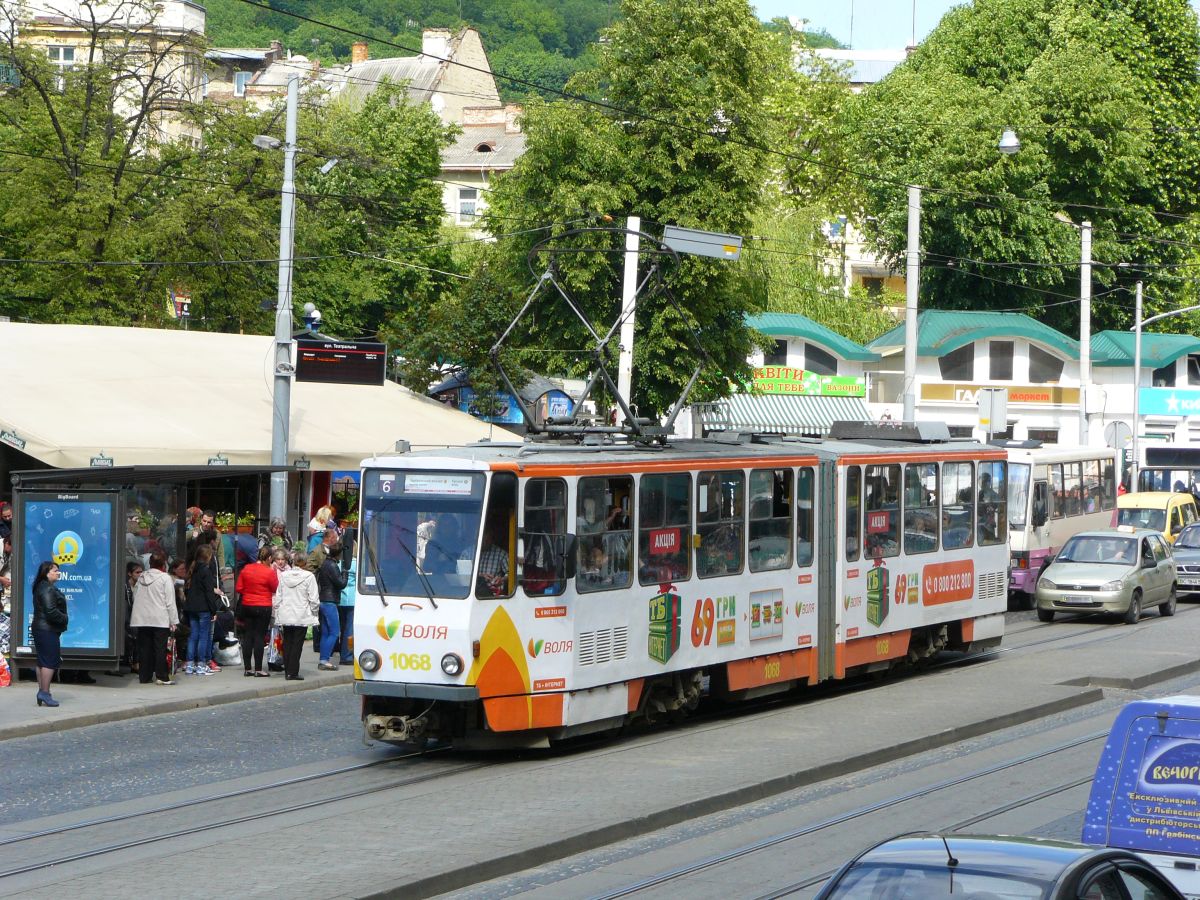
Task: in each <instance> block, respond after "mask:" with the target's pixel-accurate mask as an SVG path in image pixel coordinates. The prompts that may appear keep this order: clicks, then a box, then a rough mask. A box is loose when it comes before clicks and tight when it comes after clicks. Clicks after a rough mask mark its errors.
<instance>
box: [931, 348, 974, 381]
mask: <svg viewBox="0 0 1200 900" xmlns="http://www.w3.org/2000/svg"><path fill="white" fill-rule="evenodd" d="M938 368H939V369H940V370H941V373H942V379H943V380H944V381H970V380H971V379H973V378H974V377H975V345H974V344H966V345H965V346H962V347H959V348H958V349H957V350H951V351H950V352H949V353H947V354H946V355H945V356H943V357H940V358H939V359H938Z"/></svg>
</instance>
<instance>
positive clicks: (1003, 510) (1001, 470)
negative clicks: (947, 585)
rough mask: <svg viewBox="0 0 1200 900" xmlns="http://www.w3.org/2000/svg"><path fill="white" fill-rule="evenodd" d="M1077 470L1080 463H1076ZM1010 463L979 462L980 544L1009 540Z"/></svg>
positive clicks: (1000, 542)
mask: <svg viewBox="0 0 1200 900" xmlns="http://www.w3.org/2000/svg"><path fill="white" fill-rule="evenodd" d="M1074 465H1075V468H1076V471H1078V469H1079V464H1078V463H1075V464H1074ZM1007 476H1008V463H1005V462H981V463H980V464H979V512H978V515H979V518H978V522H979V545H980V546H981V547H983V546H989V545H991V544H1003V543H1004V542H1005V541H1007V540H1008V484H1007V480H1008V477H1007Z"/></svg>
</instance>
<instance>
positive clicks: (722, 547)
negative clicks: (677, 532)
mask: <svg viewBox="0 0 1200 900" xmlns="http://www.w3.org/2000/svg"><path fill="white" fill-rule="evenodd" d="M745 497H746V476H745V474H744V473H743V472H705V473H703V474H702V475H701V476H700V478H699V481H698V483H697V485H696V534H697V535H698V536H699V538H700V546H699V547H698V548H697V549H696V574H697V575H699V576H700V577H701V578H713V577H716V576H718V575H736V574H737V573H738V572H740V571H742V546H743V545H744V543H745V538H744V532H743V529H744V527H745V526H744V521H745V515H746V510H745V503H746V499H745Z"/></svg>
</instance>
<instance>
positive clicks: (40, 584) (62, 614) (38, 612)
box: [29, 560, 67, 706]
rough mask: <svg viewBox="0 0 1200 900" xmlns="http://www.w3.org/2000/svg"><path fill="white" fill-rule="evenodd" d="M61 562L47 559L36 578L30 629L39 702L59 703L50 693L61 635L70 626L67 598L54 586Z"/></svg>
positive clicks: (46, 703) (59, 659)
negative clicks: (35, 652)
mask: <svg viewBox="0 0 1200 900" xmlns="http://www.w3.org/2000/svg"><path fill="white" fill-rule="evenodd" d="M58 576H59V571H58V566H56V565H55V564H54V563H52V562H50V561H49V560H46V561H45V562H43V563H42V564H41V565H40V566H38V570H37V575H36V576H35V577H34V579H33V623H32V625H31V626H30V629H29V630H30V632H31V633H32V635H33V646H34V649H35V650H37V682H38V692H37V705H38V706H58V701H57V700H55V699H54V698H53V697H51V696H50V682H51V681H53V680H54V673H55V671H57V670H58V668H59V666H61V665H62V653H61V651H60V648H59V637H60V636H61V635H62V633H63V632H64V631H66V630H67V598H66V597H64V596H63V593H62V591H60V590H59V589H58V588H56V587H55V586H54V584H55V582H57V581H58Z"/></svg>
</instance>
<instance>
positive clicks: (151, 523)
mask: <svg viewBox="0 0 1200 900" xmlns="http://www.w3.org/2000/svg"><path fill="white" fill-rule="evenodd" d="M133 514H134V515H135V516H137V523H138V535H139V536H141V537H150V535H151V534H153V533H154V527H155V526H156V525H157V524H158V518H157V517H156V516H155V515H154V513H152V512H150V510H148V509H135V510H134V511H133Z"/></svg>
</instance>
